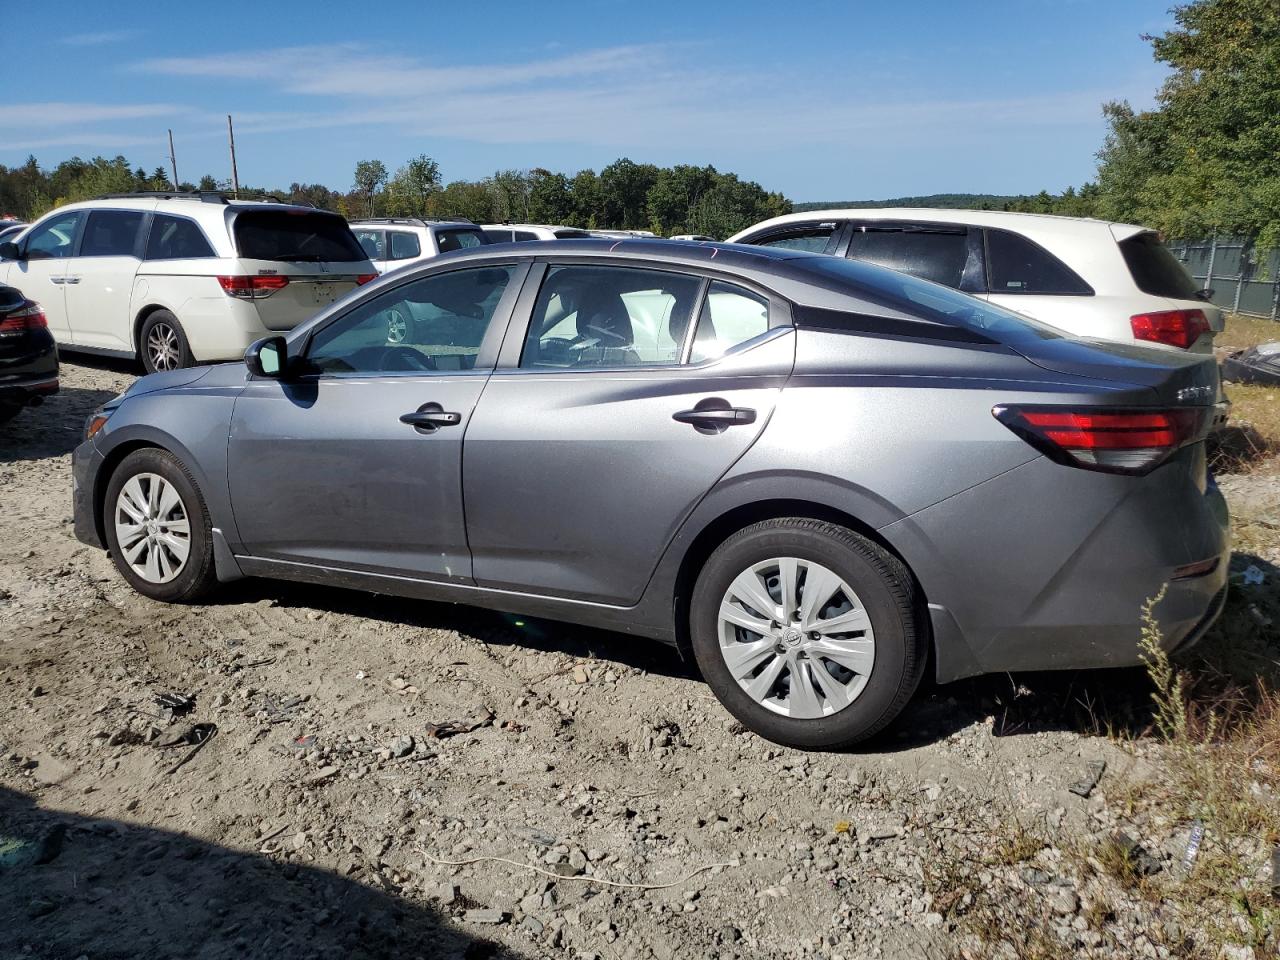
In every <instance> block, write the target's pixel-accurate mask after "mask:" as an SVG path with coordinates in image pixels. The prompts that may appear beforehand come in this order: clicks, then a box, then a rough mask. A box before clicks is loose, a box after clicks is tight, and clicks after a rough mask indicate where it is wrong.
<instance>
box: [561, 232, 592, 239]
mask: <svg viewBox="0 0 1280 960" xmlns="http://www.w3.org/2000/svg"><path fill="white" fill-rule="evenodd" d="M590 236H591V234H589V233H587V231H585V230H557V231H556V239H557V240H571V239H576V238H580V237H590Z"/></svg>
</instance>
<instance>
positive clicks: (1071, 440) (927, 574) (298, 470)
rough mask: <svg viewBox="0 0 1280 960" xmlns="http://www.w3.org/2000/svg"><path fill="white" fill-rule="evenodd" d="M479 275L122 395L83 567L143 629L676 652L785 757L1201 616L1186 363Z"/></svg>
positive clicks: (711, 254)
mask: <svg viewBox="0 0 1280 960" xmlns="http://www.w3.org/2000/svg"><path fill="white" fill-rule="evenodd" d="M533 246H534V245H531V244H501V245H493V246H489V247H485V248H482V249H480V250H478V251H474V252H465V253H459V254H449V255H445V256H442V257H440V258H437V259H434V260H432V261H430V263H428V264H425V265H423V266H422V267H417V268H410V269H407V270H402V271H397V272H396V273H393V274H390V275H388V276H386V277H384V278H382V279H381V280H379V281H376V282H374V283H372V284H369V285H368V286H366V287H363V288H361V289H360V290H358V291H355V292H353V293H352V294H351V295H349V296H348V297H347V298H346V299H344V300H342V301H340V302H338V303H336V304H334V305H333V306H332V307H331V308H329V309H327V310H325V311H324V312H323V313H321V314H320V315H319V316H317V317H315V318H314V319H313V320H311V321H309V322H307V323H306V324H304V325H302V326H300V327H298V328H297V329H295V330H293V331H292V332H291V333H289V334H288V336H287V337H279V336H278V337H271V338H268V339H266V340H262V341H259V342H258V343H256V344H255V345H254V346H253V347H251V348H250V350H249V352H248V354H247V355H246V357H245V362H244V363H237V364H221V365H217V366H211V367H198V368H192V369H187V370H177V371H173V372H169V373H162V374H156V375H153V376H150V377H144V378H142V379H141V380H139V381H137V383H135V384H134V385H133V387H132V388H131V389H130V390H128V391H127V392H126V393H125V394H123V395H122V396H120V397H118V398H116V399H115V400H113V401H111V402H110V403H108V404H107V405H106V406H104V407H103V408H102V409H101V410H100V411H99V412H98V413H97V414H95V415H94V417H92V418H91V419H90V421H89V423H88V425H87V429H86V433H87V435H88V436H87V438H86V440H85V442H84V443H83V444H82V445H81V446H80V447H79V448H78V449H77V450H76V452H75V458H74V472H75V482H76V493H75V515H76V533H77V535H78V536H79V537H80V538H81V539H82V540H84V541H85V542H86V543H90V544H94V545H97V546H102V547H105V548H106V549H108V550H109V551H110V552H111V555H112V557H113V558H114V560H115V563H116V565H117V567H118V568H119V570H120V573H121V575H122V576H123V577H124V578H125V579H126V580H127V581H128V582H129V583H130V584H131V585H132V586H133V587H134V588H135V589H136V590H138V591H139V592H140V593H142V594H145V595H146V596H148V597H152V598H155V599H157V600H164V601H170V602H186V601H192V600H195V599H197V598H198V597H201V596H203V595H205V594H206V593H207V592H208V591H209V590H211V589H212V588H213V587H214V586H215V585H216V584H217V583H218V582H219V581H227V580H232V579H235V578H238V577H243V576H256V577H273V578H282V579H288V580H301V581H307V582H311V583H319V584H325V585H331V586H339V587H350V588H357V589H363V590H370V591H376V592H379V593H387V594H402V595H406V596H414V597H423V598H430V599H436V600H449V601H456V602H462V603H469V604H476V605H480V606H486V607H491V608H495V609H499V610H506V611H513V612H521V613H526V614H532V615H537V616H544V617H548V618H558V619H561V620H566V621H575V622H579V623H584V624H590V625H595V626H599V627H603V628H607V629H610V630H614V631H619V632H621V633H626V634H632V635H634V636H636V637H646V638H654V639H657V640H660V641H665V642H667V643H671V644H675V645H677V646H678V647H679V648H680V649H681V650H682V651H684V652H686V653H687V654H689V655H691V656H692V657H693V658H694V660H696V662H697V665H698V667H699V668H700V670H701V672H702V675H703V676H704V677H705V678H706V681H707V683H708V684H709V685H710V687H711V689H712V690H713V691H714V692H715V693H716V695H717V696H718V697H719V698H720V699H721V701H722V702H723V703H724V705H725V707H726V708H727V709H728V710H729V711H730V712H731V713H732V714H733V715H734V716H736V717H737V718H738V719H739V720H741V721H742V722H743V723H744V724H746V725H747V726H748V727H750V728H751V729H753V730H755V731H757V732H758V733H760V734H762V735H763V736H766V737H768V738H770V739H773V740H775V741H777V742H780V743H785V744H790V745H794V746H798V747H803V748H835V747H841V746H846V745H849V744H852V743H854V742H857V741H859V740H861V739H863V738H865V737H868V736H870V735H872V734H874V733H875V732H876V731H878V730H880V729H882V728H883V727H885V726H886V725H887V724H888V723H890V722H891V721H892V720H893V718H894V717H895V716H896V715H897V714H898V713H899V712H900V711H901V710H902V708H903V706H904V705H905V704H906V703H907V701H908V700H909V699H910V698H911V696H912V694H913V692H914V691H915V689H916V687H917V684H918V683H919V682H920V679H921V677H922V676H923V675H924V673H925V671H926V669H928V670H931V671H932V673H933V675H934V676H935V678H936V679H937V680H938V681H941V682H945V681H949V680H954V679H957V678H959V677H965V676H971V675H974V674H979V673H983V672H987V671H1003V670H1020V669H1051V668H1076V667H1093V666H1107V665H1121V664H1132V663H1134V662H1135V661H1136V660H1137V652H1138V651H1137V646H1136V640H1137V636H1138V627H1137V621H1138V613H1139V607H1140V604H1141V603H1142V601H1143V600H1144V599H1145V598H1147V597H1150V596H1153V595H1155V594H1156V593H1157V592H1158V591H1159V590H1160V589H1161V587H1162V586H1163V585H1166V584H1167V592H1166V594H1165V597H1164V599H1163V601H1162V602H1161V604H1160V605H1159V607H1158V608H1157V614H1158V616H1159V618H1160V620H1161V624H1162V626H1163V628H1164V633H1165V636H1166V638H1167V641H1168V643H1169V644H1170V646H1178V645H1185V644H1189V643H1192V642H1194V640H1195V639H1196V638H1197V637H1198V636H1199V635H1200V634H1201V633H1202V632H1203V631H1204V630H1205V629H1206V627H1207V626H1208V624H1209V623H1211V622H1212V620H1213V618H1214V616H1215V615H1216V614H1217V612H1218V610H1219V609H1220V606H1221V603H1222V600H1223V597H1224V592H1225V583H1226V574H1227V569H1226V567H1227V564H1226V560H1227V551H1228V544H1227V533H1226V529H1227V516H1226V509H1225V505H1224V502H1223V499H1222V497H1221V495H1220V494H1219V493H1218V490H1217V488H1216V486H1215V485H1214V483H1213V480H1212V478H1211V477H1210V476H1208V474H1207V471H1206V467H1205V451H1204V443H1203V442H1202V441H1203V439H1204V437H1205V435H1206V432H1207V430H1208V429H1209V427H1210V425H1211V423H1212V421H1213V419H1214V417H1215V415H1216V411H1215V406H1214V402H1215V400H1216V399H1217V396H1218V389H1217V370H1216V367H1215V366H1214V364H1213V361H1212V359H1211V358H1207V357H1201V356H1198V355H1183V354H1174V353H1171V352H1168V351H1157V350H1152V349H1148V348H1143V347H1137V346H1128V345H1119V344H1105V343H1100V342H1087V341H1081V340H1073V339H1069V338H1066V337H1064V336H1062V335H1061V334H1059V333H1058V332H1057V331H1055V330H1053V329H1050V328H1047V327H1044V326H1041V325H1038V324H1036V323H1034V322H1032V321H1029V320H1027V319H1025V318H1023V317H1020V316H1018V315H1016V314H1012V313H1009V312H1007V311H1004V310H1001V309H999V308H996V307H992V306H990V305H989V304H986V303H984V302H982V301H980V300H977V299H974V298H972V297H969V296H966V295H964V294H961V293H958V292H956V291H953V290H950V289H948V288H945V287H942V286H938V285H936V284H932V283H929V282H926V281H922V280H918V279H915V278H912V277H908V276H905V275H903V274H898V273H894V272H892V271H889V270H885V269H882V268H880V267H876V266H872V265H869V264H863V263H858V262H854V261H846V260H837V259H833V258H828V257H822V256H817V255H812V254H807V253H802V252H798V251H791V250H770V249H759V248H749V247H740V246H734V245H726V244H695V243H681V242H671V241H653V240H643V239H634V240H622V241H599V240H566V241H562V242H560V243H557V244H555V245H554V246H550V245H548V246H538V247H537V249H531V248H532V247H533Z"/></svg>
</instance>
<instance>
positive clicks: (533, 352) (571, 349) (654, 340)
mask: <svg viewBox="0 0 1280 960" xmlns="http://www.w3.org/2000/svg"><path fill="white" fill-rule="evenodd" d="M700 286H701V281H700V280H699V279H698V278H696V277H690V276H686V275H685V274H679V273H667V272H666V271H661V270H644V269H636V268H631V267H596V266H585V265H570V266H559V267H552V268H551V270H549V271H548V272H547V278H546V280H545V281H544V282H543V284H542V289H541V290H540V291H539V293H538V301H537V303H536V304H535V305H534V308H533V320H532V322H531V323H530V324H529V332H528V334H527V335H526V337H525V345H524V351H523V353H522V354H521V357H520V366H521V367H525V368H532V369H569V368H572V369H582V368H584V367H585V368H589V367H632V366H645V365H654V364H672V363H679V362H680V353H681V347H682V345H683V343H684V336H685V332H686V331H687V330H688V328H689V317H690V314H691V313H692V312H693V304H694V300H695V299H696V298H697V295H698V288H699V287H700Z"/></svg>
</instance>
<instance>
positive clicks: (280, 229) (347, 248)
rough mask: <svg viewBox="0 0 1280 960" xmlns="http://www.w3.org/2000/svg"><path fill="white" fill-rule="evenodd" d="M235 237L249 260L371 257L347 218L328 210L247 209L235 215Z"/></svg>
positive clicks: (317, 260)
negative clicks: (324, 211)
mask: <svg viewBox="0 0 1280 960" xmlns="http://www.w3.org/2000/svg"><path fill="white" fill-rule="evenodd" d="M235 237H236V247H237V249H238V250H239V251H240V256H242V257H244V258H245V259H246V260H283V261H287V262H293V263H322V262H338V263H350V262H352V261H357V260H367V259H368V256H367V255H366V254H365V252H364V249H363V248H362V247H361V246H360V244H359V243H357V242H356V238H355V237H354V236H353V235H352V233H351V228H350V227H348V226H347V222H346V221H345V220H343V219H342V218H341V217H338V216H334V215H333V214H328V213H309V212H303V211H290V210H246V211H245V212H243V213H241V214H239V215H238V216H237V217H236V219H235Z"/></svg>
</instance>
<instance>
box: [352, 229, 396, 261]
mask: <svg viewBox="0 0 1280 960" xmlns="http://www.w3.org/2000/svg"><path fill="white" fill-rule="evenodd" d="M351 232H352V233H354V234H355V237H356V241H357V242H358V243H359V244H360V248H361V249H362V250H364V255H365V256H366V257H368V258H369V259H370V260H385V259H387V257H386V246H385V241H384V236H385V235H384V234H383V232H382V231H381V230H355V229H353V230H352V231H351Z"/></svg>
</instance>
